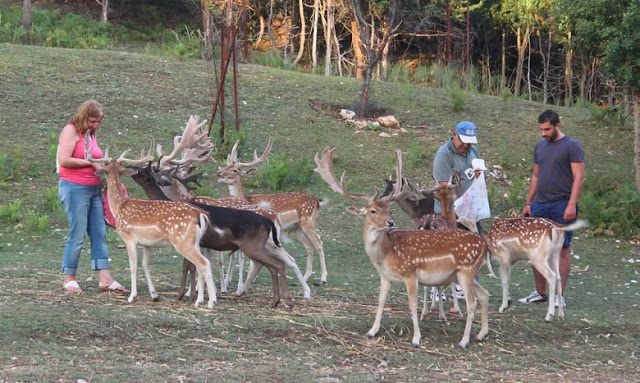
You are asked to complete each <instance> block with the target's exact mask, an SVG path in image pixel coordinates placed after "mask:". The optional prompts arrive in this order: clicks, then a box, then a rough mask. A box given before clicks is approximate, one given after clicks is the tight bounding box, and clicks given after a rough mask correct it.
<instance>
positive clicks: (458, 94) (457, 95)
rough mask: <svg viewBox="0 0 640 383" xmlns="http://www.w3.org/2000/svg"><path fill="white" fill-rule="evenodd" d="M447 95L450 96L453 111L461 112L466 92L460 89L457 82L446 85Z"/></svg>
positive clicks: (465, 99)
mask: <svg viewBox="0 0 640 383" xmlns="http://www.w3.org/2000/svg"><path fill="white" fill-rule="evenodd" d="M448 90H449V97H451V103H452V107H453V111H454V112H461V111H463V110H464V107H465V105H466V104H467V92H465V91H464V90H463V89H460V86H459V85H458V84H457V83H454V84H453V85H451V86H449V87H448Z"/></svg>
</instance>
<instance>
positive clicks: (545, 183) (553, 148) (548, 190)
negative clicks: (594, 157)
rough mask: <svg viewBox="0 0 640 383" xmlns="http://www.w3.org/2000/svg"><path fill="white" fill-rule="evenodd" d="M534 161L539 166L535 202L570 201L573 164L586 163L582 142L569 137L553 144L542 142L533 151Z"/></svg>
mask: <svg viewBox="0 0 640 383" xmlns="http://www.w3.org/2000/svg"><path fill="white" fill-rule="evenodd" d="M533 161H534V163H535V164H536V165H538V183H537V185H536V197H535V200H536V201H538V202H551V201H559V200H568V199H569V198H570V197H571V187H572V186H573V173H572V172H571V163H572V162H584V150H583V149H582V145H581V144H580V142H578V141H577V140H574V139H573V138H571V137H569V136H564V137H562V138H561V139H559V140H558V141H553V142H549V141H547V140H544V139H543V140H540V141H538V142H537V143H536V146H535V147H534V149H533Z"/></svg>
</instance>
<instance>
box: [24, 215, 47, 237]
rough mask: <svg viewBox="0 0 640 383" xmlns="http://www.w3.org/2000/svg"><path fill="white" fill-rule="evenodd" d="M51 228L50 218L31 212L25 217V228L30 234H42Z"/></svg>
mask: <svg viewBox="0 0 640 383" xmlns="http://www.w3.org/2000/svg"><path fill="white" fill-rule="evenodd" d="M48 227H49V217H48V216H47V215H39V214H38V213H36V212H35V211H33V210H30V211H29V212H28V213H27V214H26V215H25V217H24V228H25V230H26V231H27V232H28V233H42V232H44V231H46V230H47V228H48Z"/></svg>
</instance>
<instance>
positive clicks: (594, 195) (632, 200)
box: [578, 176, 640, 238]
mask: <svg viewBox="0 0 640 383" xmlns="http://www.w3.org/2000/svg"><path fill="white" fill-rule="evenodd" d="M578 206H579V214H580V215H581V216H582V217H585V218H586V219H588V220H589V223H590V224H591V227H592V229H593V231H594V232H595V233H597V234H603V235H608V236H617V237H622V238H638V237H640V193H638V191H637V190H636V189H635V186H634V184H633V182H628V183H620V182H618V181H616V180H614V179H613V178H612V176H604V177H598V178H596V177H593V179H589V183H588V184H587V186H586V190H585V192H584V193H583V194H582V196H581V197H580V202H579V205H578Z"/></svg>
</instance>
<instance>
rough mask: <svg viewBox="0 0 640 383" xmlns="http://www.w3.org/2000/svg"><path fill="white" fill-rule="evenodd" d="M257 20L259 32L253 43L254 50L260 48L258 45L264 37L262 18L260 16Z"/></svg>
mask: <svg viewBox="0 0 640 383" xmlns="http://www.w3.org/2000/svg"><path fill="white" fill-rule="evenodd" d="M259 20H260V30H258V37H256V41H255V43H254V44H255V45H254V47H255V48H256V49H258V48H260V44H261V43H262V37H263V36H264V29H265V22H264V17H263V16H262V15H260V17H259Z"/></svg>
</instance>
